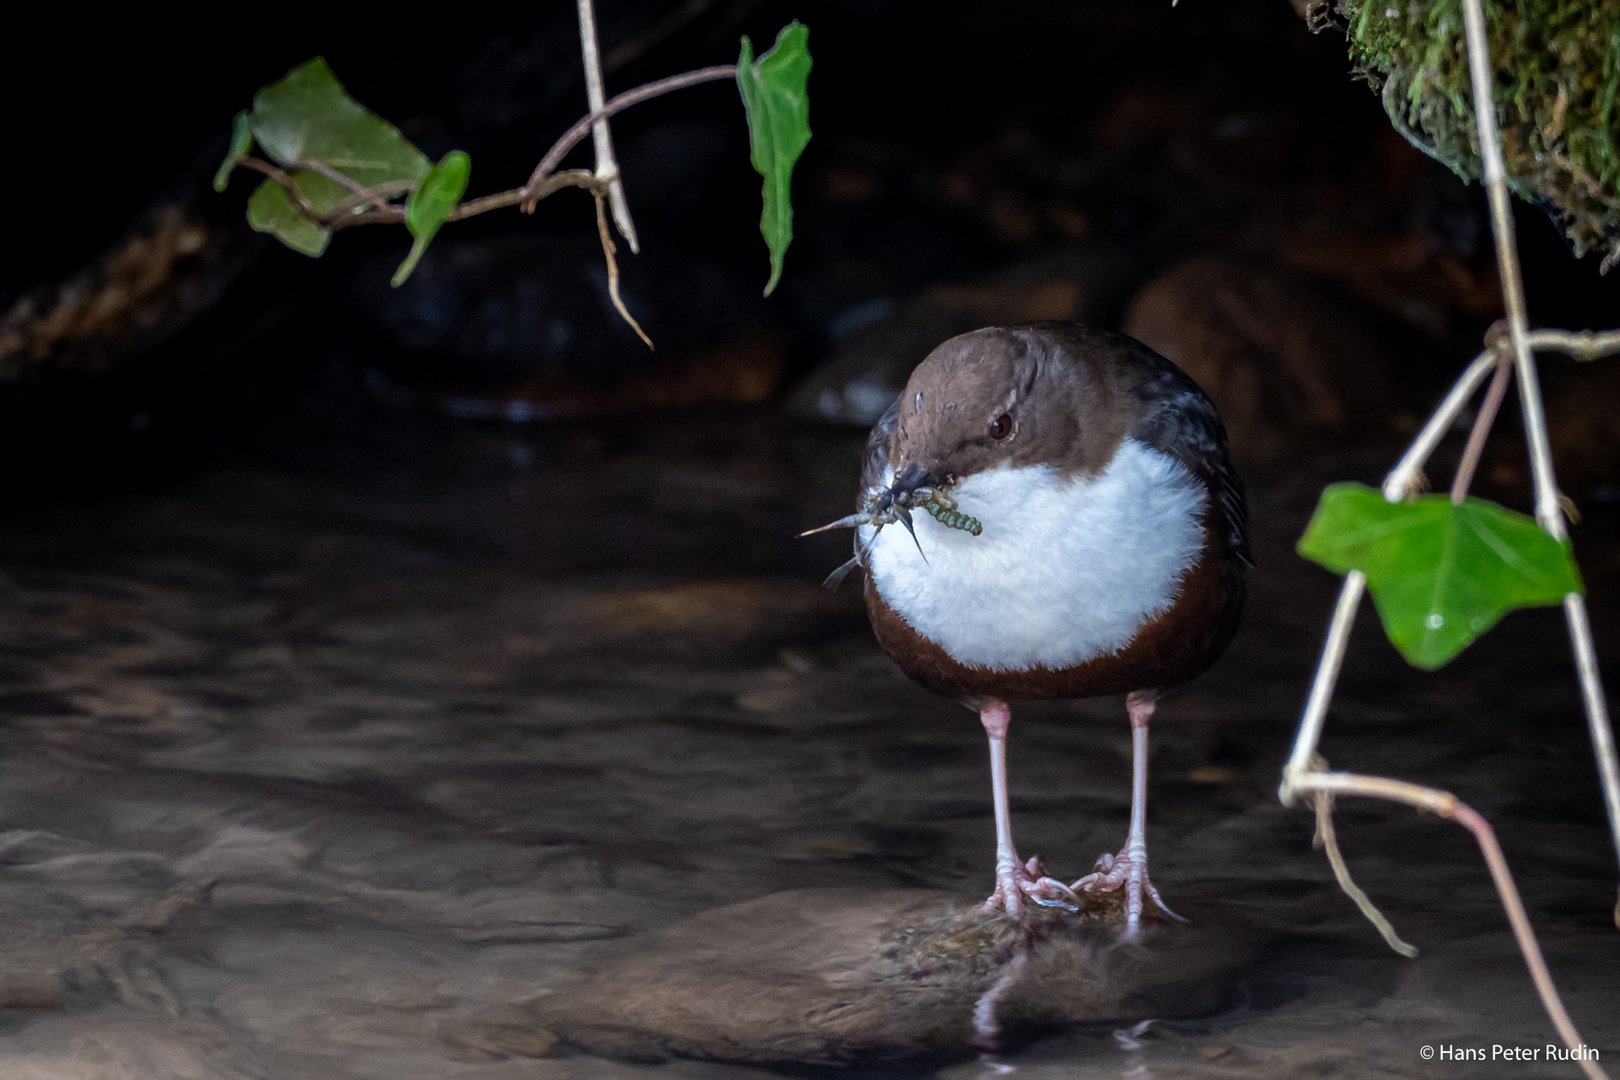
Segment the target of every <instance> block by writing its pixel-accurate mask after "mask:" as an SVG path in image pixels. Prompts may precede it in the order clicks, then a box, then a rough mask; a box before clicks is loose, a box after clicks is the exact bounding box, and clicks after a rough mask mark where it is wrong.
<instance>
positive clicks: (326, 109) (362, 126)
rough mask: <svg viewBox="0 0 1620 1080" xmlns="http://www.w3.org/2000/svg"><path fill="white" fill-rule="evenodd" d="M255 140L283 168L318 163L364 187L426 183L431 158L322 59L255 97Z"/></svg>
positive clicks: (302, 66) (252, 118) (298, 68)
mask: <svg viewBox="0 0 1620 1080" xmlns="http://www.w3.org/2000/svg"><path fill="white" fill-rule="evenodd" d="M249 122H250V125H251V127H252V129H253V136H254V138H256V139H257V140H258V142H259V145H260V146H261V147H263V148H264V152H265V153H267V154H269V155H270V157H271V159H272V160H274V161H275V162H276V164H278V165H281V166H283V167H287V166H291V165H296V164H298V163H299V162H306V161H318V162H321V163H322V164H324V165H327V166H329V167H331V168H333V169H336V170H337V171H338V172H340V173H342V174H343V175H344V176H347V177H349V178H350V179H352V180H355V181H358V182H359V183H360V184H361V185H362V186H364V187H372V186H374V185H376V184H382V183H386V182H388V181H390V180H412V181H415V180H420V179H421V178H422V177H423V176H424V175H425V174H426V173H427V171H428V159H427V157H426V155H424V154H423V153H422V151H420V150H418V149H417V148H416V147H414V146H412V145H411V143H410V142H409V140H407V139H406V138H405V136H403V135H401V134H400V133H399V129H398V128H396V127H395V126H394V125H393V124H390V123H389V122H388V121H386V120H384V119H383V118H382V117H380V116H378V115H377V114H376V113H374V112H372V111H371V110H369V109H367V108H366V107H365V106H363V105H361V104H360V103H359V102H358V101H355V100H354V99H353V98H351V97H350V96H349V94H348V92H347V91H346V90H344V89H343V84H342V83H340V82H338V81H337V76H336V75H333V74H332V69H331V68H330V67H328V66H327V64H326V61H325V60H324V59H322V58H321V57H319V56H317V57H316V58H315V59H313V60H311V61H309V62H308V63H306V64H301V65H300V66H298V67H295V68H293V69H292V70H291V71H289V72H288V73H287V75H286V77H285V78H283V79H282V80H281V81H280V82H276V83H271V84H270V85H269V86H266V87H265V88H264V89H262V90H260V91H259V92H258V94H257V95H255V97H254V98H253V111H252V113H250V114H249Z"/></svg>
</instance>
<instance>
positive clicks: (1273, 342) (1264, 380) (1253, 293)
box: [1123, 256, 1420, 465]
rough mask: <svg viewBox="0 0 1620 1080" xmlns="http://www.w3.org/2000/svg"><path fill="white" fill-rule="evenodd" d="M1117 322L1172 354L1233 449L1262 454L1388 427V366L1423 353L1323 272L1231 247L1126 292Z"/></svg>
mask: <svg viewBox="0 0 1620 1080" xmlns="http://www.w3.org/2000/svg"><path fill="white" fill-rule="evenodd" d="M1123 329H1124V331H1125V332H1126V333H1127V334H1130V335H1131V336H1132V337H1135V338H1137V339H1139V340H1140V341H1142V342H1143V343H1145V344H1146V345H1148V346H1149V347H1150V348H1152V349H1155V350H1157V351H1158V352H1160V353H1162V354H1163V355H1165V356H1166V357H1169V358H1170V359H1171V360H1172V361H1174V362H1175V363H1176V364H1178V365H1179V366H1180V367H1181V368H1182V369H1183V370H1184V371H1186V372H1187V374H1189V375H1191V376H1192V377H1193V379H1194V380H1195V381H1197V382H1198V384H1199V385H1200V386H1202V387H1203V388H1204V389H1205V391H1207V392H1208V393H1209V395H1210V397H1212V398H1213V399H1214V400H1215V404H1216V405H1217V407H1219V409H1220V411H1221V416H1222V418H1223V419H1224V420H1225V421H1226V429H1227V433H1228V435H1229V436H1230V438H1231V444H1232V453H1233V456H1234V457H1236V458H1238V459H1239V461H1240V462H1243V463H1247V464H1251V465H1268V464H1273V463H1276V462H1278V461H1280V460H1281V459H1282V458H1283V457H1284V456H1285V455H1286V454H1288V453H1289V452H1291V451H1293V450H1295V449H1297V448H1298V447H1299V446H1300V445H1302V444H1304V443H1305V442H1307V441H1308V442H1309V443H1310V444H1311V445H1316V446H1321V445H1332V444H1338V445H1340V446H1343V445H1344V444H1346V443H1348V442H1351V441H1353V440H1355V439H1357V438H1359V437H1363V436H1367V435H1370V434H1373V433H1376V432H1379V431H1382V430H1384V429H1385V427H1386V425H1387V424H1389V422H1390V419H1391V413H1392V411H1393V408H1394V405H1395V403H1396V400H1397V399H1396V396H1395V394H1394V392H1393V388H1392V373H1393V372H1395V371H1400V370H1402V369H1403V368H1407V367H1410V366H1411V364H1412V363H1413V358H1414V356H1416V355H1418V353H1419V352H1420V349H1419V347H1418V346H1417V345H1416V344H1415V343H1414V341H1413V340H1412V338H1411V335H1409V334H1402V333H1401V332H1399V331H1398V330H1397V329H1395V328H1393V327H1391V326H1389V325H1388V322H1387V321H1386V320H1384V319H1381V318H1380V317H1379V316H1378V314H1377V313H1376V312H1372V311H1369V310H1367V309H1366V308H1365V307H1364V306H1363V305H1361V304H1360V303H1358V302H1357V301H1355V300H1354V299H1352V298H1350V297H1347V296H1345V295H1343V293H1342V292H1340V291H1338V290H1335V289H1334V288H1332V287H1330V286H1327V285H1325V284H1322V283H1318V282H1315V281H1312V280H1310V279H1309V278H1304V277H1301V276H1300V275H1298V274H1292V273H1288V272H1285V271H1282V270H1278V269H1274V268H1271V267H1268V266H1265V265H1262V264H1258V263H1253V262H1249V261H1245V260H1241V259H1237V258H1233V257H1228V256H1199V257H1195V258H1192V259H1188V260H1187V261H1186V262H1183V263H1181V264H1180V265H1178V266H1175V267H1173V268H1172V269H1170V270H1168V271H1166V272H1165V273H1164V274H1162V275H1160V276H1159V277H1157V278H1155V279H1154V280H1153V281H1152V282H1150V283H1149V284H1148V285H1147V286H1146V287H1145V288H1143V289H1142V291H1141V292H1139V293H1138V294H1137V295H1136V297H1135V298H1134V299H1133V300H1132V301H1131V303H1130V307H1129V308H1128V310H1127V312H1126V315H1125V322H1124V327H1123Z"/></svg>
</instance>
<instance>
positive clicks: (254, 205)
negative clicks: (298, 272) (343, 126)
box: [247, 176, 332, 258]
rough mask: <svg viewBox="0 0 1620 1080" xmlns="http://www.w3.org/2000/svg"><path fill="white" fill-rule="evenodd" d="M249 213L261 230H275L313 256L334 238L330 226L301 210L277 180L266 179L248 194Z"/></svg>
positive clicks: (286, 241)
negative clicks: (313, 219)
mask: <svg viewBox="0 0 1620 1080" xmlns="http://www.w3.org/2000/svg"><path fill="white" fill-rule="evenodd" d="M318 179H321V180H325V179H326V178H325V177H324V176H323V177H318ZM328 183H330V181H328ZM247 215H248V224H249V225H252V226H253V227H254V228H255V229H257V230H258V231H259V232H267V233H274V234H275V236H276V239H278V240H280V241H281V242H282V243H283V244H286V245H287V246H288V247H290V248H292V249H293V250H294V251H301V252H303V253H304V254H305V255H308V256H310V257H312V258H314V257H318V256H319V255H320V254H321V253H322V252H323V251H325V250H326V243H327V241H328V240H330V239H332V234H331V232H330V231H329V230H327V229H323V228H321V227H320V226H319V225H317V224H315V223H314V222H313V221H311V220H309V218H307V217H305V216H304V215H303V214H300V213H299V212H298V208H297V207H296V206H294V205H293V201H292V197H291V196H289V195H288V194H287V189H286V188H284V187H282V186H281V185H280V184H278V183H277V182H276V181H274V180H266V181H265V182H264V183H262V184H260V185H259V186H258V188H257V189H256V190H255V191H254V192H253V194H252V195H251V196H249V197H248V206H247Z"/></svg>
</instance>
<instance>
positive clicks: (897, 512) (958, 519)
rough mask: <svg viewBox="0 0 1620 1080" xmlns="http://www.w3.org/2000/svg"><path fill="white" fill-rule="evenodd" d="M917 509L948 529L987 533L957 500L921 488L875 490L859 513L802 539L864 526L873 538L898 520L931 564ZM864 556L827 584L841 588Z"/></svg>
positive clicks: (933, 490)
mask: <svg viewBox="0 0 1620 1080" xmlns="http://www.w3.org/2000/svg"><path fill="white" fill-rule="evenodd" d="M913 509H917V510H926V511H928V513H929V514H930V515H932V516H933V518H934V520H935V521H937V522H939V523H940V524H941V525H943V526H945V527H946V528H947V529H961V530H962V531H963V532H965V533H968V534H970V535H973V536H978V535H979V534H980V533H982V532H983V531H984V526H983V525H981V524H980V523H979V519H978V518H976V517H973V516H972V515H971V514H964V513H962V512H961V511H960V510H958V509H957V508H956V500H955V499H953V498H951V497H950V496H949V495H947V494H945V493H944V492H943V491H940V490H939V489H938V488H931V487H919V488H914V489H912V490H910V491H894V490H892V489H891V490H889V491H874V492H872V493H871V494H870V495H868V496H867V497H866V505H865V506H864V507H862V508H861V509H860V510H859V511H858V512H856V513H853V514H850V515H849V516H848V517H841V518H839V519H838V520H837V521H835V522H833V523H831V524H830V525H823V526H821V527H820V528H818V529H808V530H806V531H805V532H802V533H800V534H799V535H800V536H810V535H811V534H813V533H819V532H826V531H828V530H829V529H857V528H860V527H861V526H862V525H870V526H872V528H873V535H874V536H876V535H877V533H878V532H881V531H882V530H883V526H885V525H893V524H894V523H895V522H896V521H898V522H899V523H900V524H902V525H904V526H905V527H906V532H908V533H910V534H911V539H912V542H913V543H915V544H916V545H917V550H918V552H920V553H921V554H922V557H923V562H927V561H928V553H927V552H925V551H923V549H922V541H921V540H918V539H917V530H916V528H915V527H914V526H913V525H912V523H911V511H912V510H913ZM860 561H861V556H860V555H856V556H855V557H854V558H853V559H851V560H849V561H848V562H846V563H845V564H844V565H842V566H840V567H839V568H838V569H836V570H834V571H833V572H832V573H831V574H830V575H828V577H827V580H826V582H825V583H824V584H826V586H827V588H829V589H836V588H838V586H839V584H840V583H842V582H843V580H844V577H845V576H846V575H847V574H848V573H849V572H850V571H851V570H853V569H855V567H856V566H858V565H860Z"/></svg>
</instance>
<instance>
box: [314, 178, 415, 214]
mask: <svg viewBox="0 0 1620 1080" xmlns="http://www.w3.org/2000/svg"><path fill="white" fill-rule="evenodd" d="M414 187H416V181H415V180H388V181H385V182H384V183H381V184H377V185H375V186H373V187H368V188H365V189H363V190H361V191H357V192H355V193H354V194H353V195H350V196H349V197H348V198H346V199H344V200H342V201H341V202H338V203H336V204H334V205H333V207H332V209H330V210H328V211H327V212H326V213H325V214H324V215H322V216H323V217H326V218H329V219H331V220H332V221H338V220H339V219H341V218H343V217H345V216H346V215H348V214H349V213H351V212H353V211H354V210H357V209H359V208H360V207H362V206H364V205H365V204H366V203H373V204H375V206H376V208H377V209H379V210H380V209H382V208H383V207H385V206H387V205H388V200H389V199H391V198H393V197H394V196H395V195H407V194H409V193H410V191H411V189H412V188H414Z"/></svg>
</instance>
